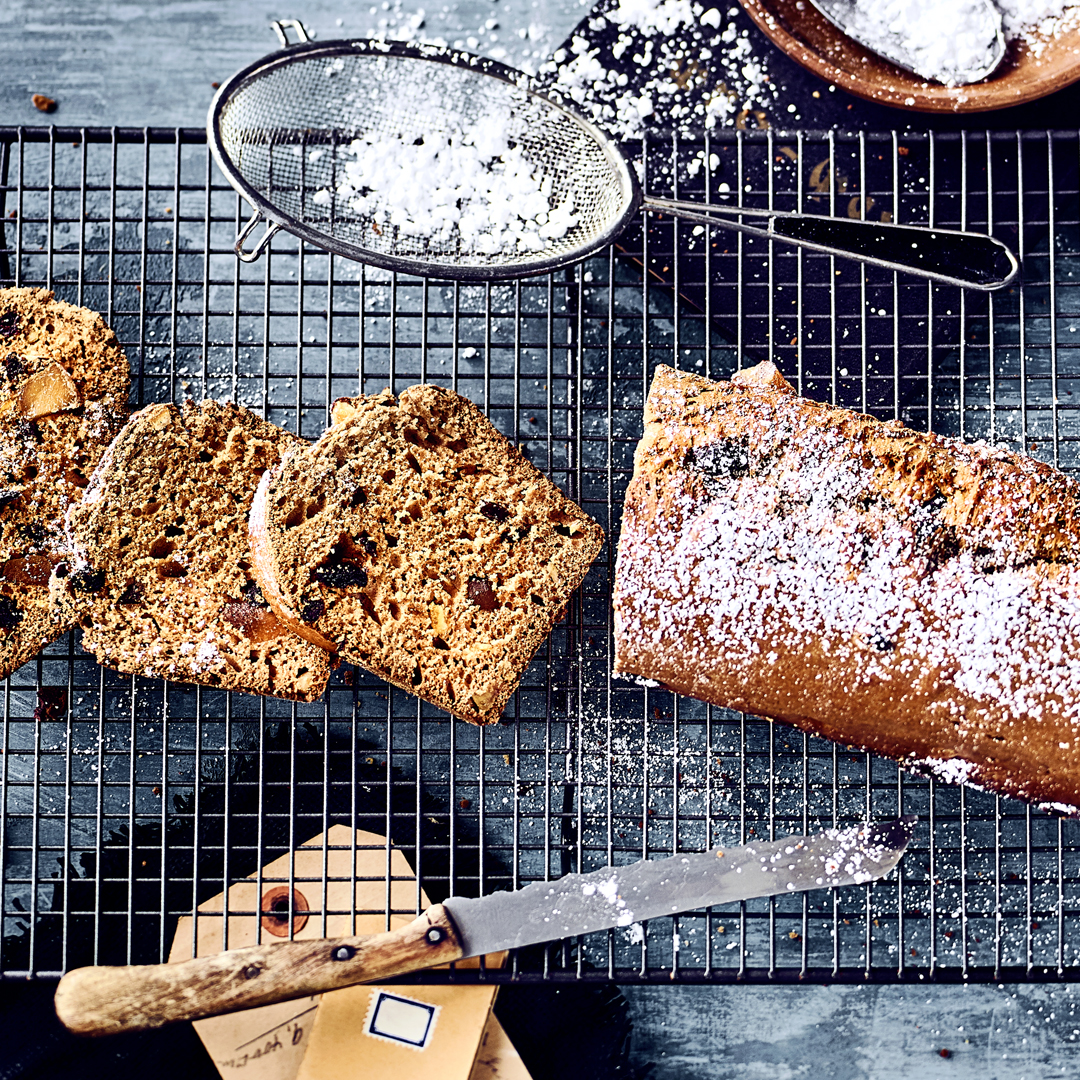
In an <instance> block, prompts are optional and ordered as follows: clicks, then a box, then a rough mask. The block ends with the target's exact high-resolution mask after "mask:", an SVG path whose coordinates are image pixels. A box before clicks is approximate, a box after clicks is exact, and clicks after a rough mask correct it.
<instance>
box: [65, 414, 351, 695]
mask: <svg viewBox="0 0 1080 1080" xmlns="http://www.w3.org/2000/svg"><path fill="white" fill-rule="evenodd" d="M297 444H300V440H299V439H297V438H296V436H294V435H290V434H289V433H288V432H286V431H282V430H281V429H280V428H277V427H275V426H274V425H273V424H270V423H267V422H266V421H265V420H262V419H260V418H259V417H258V416H256V415H255V414H254V413H252V412H249V411H248V410H247V409H244V408H241V407H240V406H238V405H231V404H220V403H218V402H216V401H204V402H203V403H202V404H201V405H193V404H185V405H184V406H183V407H182V408H178V407H176V406H175V405H150V406H148V407H147V408H145V409H143V410H141V411H140V412H138V413H135V414H134V415H133V416H132V418H131V420H130V421H129V422H128V424H127V425H126V426H125V427H124V429H123V430H122V431H121V432H120V434H119V435H118V436H117V437H116V439H115V441H114V442H113V443H112V445H111V446H110V447H109V449H108V451H107V452H106V454H105V456H104V457H103V459H102V461H101V463H100V465H99V466H98V469H97V471H96V472H95V473H94V475H93V478H92V480H91V483H90V486H89V488H88V489H87V491H86V494H85V496H84V497H83V500H82V501H81V502H80V503H79V504H78V505H77V506H75V507H74V508H73V509H72V511H71V513H70V514H69V515H68V532H69V535H70V538H71V544H72V548H73V550H74V557H73V559H72V560H71V562H70V563H62V564H61V565H60V566H58V567H57V568H56V570H55V571H54V572H53V577H52V582H51V586H52V590H53V597H54V600H55V602H56V604H57V607H58V608H59V609H60V610H61V611H63V612H64V613H65V614H67V615H69V616H75V617H77V618H78V621H79V622H80V623H81V625H82V626H83V642H82V643H83V647H84V648H85V649H87V650H88V651H90V652H92V653H94V655H95V656H96V657H97V659H98V660H99V661H100V662H101V663H102V664H106V665H107V666H109V667H114V668H118V669H119V670H120V671H126V672H131V673H133V674H136V675H150V676H157V677H158V678H162V679H169V680H173V681H177V682H193V683H200V684H202V685H204V686H213V687H220V688H222V689H226V690H240V691H243V692H246V693H249V694H250V693H257V694H273V695H275V696H277V697H284V698H293V699H296V700H299V701H312V700H314V699H316V698H318V697H319V696H320V695H321V694H322V692H323V689H324V687H325V685H326V680H327V677H328V674H329V669H328V664H327V654H326V653H325V652H324V651H323V650H322V649H319V648H317V647H315V646H313V645H311V644H310V643H309V642H307V641H304V640H302V639H300V638H298V637H297V636H296V635H295V634H293V633H292V632H291V631H290V630H289V629H288V627H286V626H285V625H284V624H283V623H282V622H281V621H280V620H279V619H278V618H276V617H275V615H274V613H273V612H272V611H271V610H270V608H269V606H268V605H267V604H266V602H265V601H264V600H263V598H262V595H261V594H260V592H259V589H258V586H257V585H256V584H255V582H254V579H253V577H252V572H251V552H250V549H249V547H248V538H247V517H248V509H249V507H250V504H251V496H252V494H253V493H254V491H255V488H256V485H257V484H258V482H259V478H260V477H261V476H262V474H263V473H264V472H265V471H266V469H268V468H269V467H270V466H272V465H276V464H277V462H278V461H279V460H280V458H281V454H282V452H283V451H284V450H286V449H288V448H289V447H292V446H295V445H297Z"/></svg>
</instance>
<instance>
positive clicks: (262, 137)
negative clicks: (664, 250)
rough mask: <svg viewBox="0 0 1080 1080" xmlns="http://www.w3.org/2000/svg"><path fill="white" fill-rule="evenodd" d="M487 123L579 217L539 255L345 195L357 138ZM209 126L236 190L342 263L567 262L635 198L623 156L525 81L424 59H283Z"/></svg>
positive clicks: (555, 201)
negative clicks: (434, 233)
mask: <svg viewBox="0 0 1080 1080" xmlns="http://www.w3.org/2000/svg"><path fill="white" fill-rule="evenodd" d="M494 125H505V130H506V132H507V137H508V141H509V142H510V144H511V145H513V144H518V145H520V146H521V147H522V150H523V153H524V156H525V158H526V160H527V161H528V162H529V163H530V164H532V165H533V166H534V167H535V170H536V173H537V174H538V175H539V176H540V177H542V178H549V179H550V180H551V194H550V197H549V205H550V206H551V207H552V208H554V207H556V206H558V205H560V204H561V203H563V202H564V201H566V200H567V199H568V198H570V199H572V201H573V206H574V213H575V215H576V216H577V218H578V221H577V224H576V225H574V226H572V227H571V228H570V229H569V231H567V233H566V234H565V235H564V236H563V237H560V238H556V239H550V240H548V241H547V243H546V244H545V246H544V247H543V248H542V249H541V250H540V251H500V252H497V253H495V254H490V255H489V254H483V253H481V252H478V251H470V250H468V247H467V245H463V243H462V238H461V234H460V233H459V232H458V231H457V230H456V229H455V230H454V231H453V232H452V233H451V235H450V237H449V238H447V239H438V238H429V237H426V236H416V235H410V234H409V233H407V232H406V231H404V230H403V229H401V228H400V227H397V226H387V225H386V224H385V223H384V224H382V225H380V223H379V222H377V221H375V220H373V218H372V216H371V215H370V214H369V213H362V212H357V211H356V210H355V209H354V208H353V206H352V205H351V196H348V195H341V194H339V193H338V190H337V189H338V186H339V184H341V182H342V181H343V179H344V178H345V166H346V164H347V162H349V161H350V160H354V157H353V155H354V151H352V150H351V149H350V145H351V144H352V142H353V140H354V139H360V138H364V137H367V138H370V139H374V140H376V141H381V140H401V141H403V142H405V143H406V144H408V143H412V142H414V141H417V140H422V139H425V138H429V137H431V136H443V137H446V136H453V135H458V134H460V133H461V132H463V131H467V130H469V129H470V128H473V127H483V126H494ZM217 131H218V134H219V137H220V141H221V147H222V150H223V153H224V155H225V156H226V158H227V163H223V164H225V165H226V172H227V173H228V172H229V171H230V169H231V171H232V172H233V175H231V176H230V180H232V181H233V183H234V186H237V187H238V189H239V190H240V191H241V194H244V195H248V194H249V192H254V193H256V194H257V195H259V196H262V198H263V199H265V200H266V202H267V203H268V204H269V205H270V206H272V207H273V208H274V209H275V211H276V215H275V217H278V218H280V219H282V223H283V224H284V225H285V227H286V228H290V227H291V226H293V225H295V224H300V225H303V226H306V227H307V228H308V229H310V230H312V231H313V232H314V233H316V234H318V235H317V236H316V237H314V239H315V240H316V242H320V240H319V238H320V237H321V238H323V239H322V242H323V243H324V245H325V246H326V247H328V248H330V249H331V250H337V251H338V252H339V253H342V254H345V255H348V256H349V257H352V258H358V259H364V258H366V257H368V256H369V255H370V254H372V253H374V254H377V255H381V256H384V257H390V258H399V257H404V258H410V259H413V260H418V261H424V262H429V263H432V264H434V265H437V266H439V267H440V268H450V267H454V266H470V267H478V268H483V269H490V268H492V267H493V266H497V265H506V266H515V267H518V268H528V267H530V266H531V265H533V264H536V263H546V262H548V261H550V260H552V259H558V260H560V261H572V260H573V259H575V258H578V257H580V256H581V255H584V254H586V253H587V251H589V250H591V249H592V248H593V247H595V246H596V244H597V243H598V242H599V241H600V240H601V239H602V238H603V237H605V236H606V235H607V233H608V232H609V231H610V230H611V228H612V226H613V224H615V223H616V222H618V221H619V220H620V218H621V216H622V215H623V214H624V212H625V211H626V210H627V208H628V207H629V206H630V204H631V201H632V187H631V184H630V183H629V182H628V177H627V173H626V169H625V166H624V165H623V163H622V161H621V160H620V159H618V158H617V156H616V155H615V154H613V153H611V152H610V151H609V150H608V149H607V148H606V147H605V145H604V143H603V142H602V141H600V137H599V136H598V135H597V133H595V132H594V131H593V130H592V129H591V128H590V127H589V126H587V125H586V124H585V123H583V122H582V121H580V120H579V119H578V118H576V117H574V116H572V115H571V114H569V113H567V112H565V111H564V110H563V109H561V108H560V107H559V106H558V105H556V104H555V103H553V102H552V101H549V100H548V99H547V98H545V97H543V96H541V95H539V94H537V93H535V92H533V91H531V90H529V89H528V88H525V87H522V86H519V85H515V84H514V83H512V82H508V81H505V80H504V79H502V78H499V77H492V75H490V74H487V73H486V72H485V71H482V70H477V69H475V68H473V67H469V66H465V65H463V64H457V63H452V62H447V63H439V62H432V60H431V59H428V58H425V57H424V56H416V55H394V54H390V55H387V54H382V55H372V54H370V53H367V52H355V51H347V52H346V51H341V50H340V49H335V50H327V49H320V50H319V51H317V52H307V53H302V54H297V55H286V56H284V57H282V58H281V59H280V60H278V61H277V62H274V63H271V64H269V65H267V66H266V67H264V68H262V69H260V70H258V71H256V72H254V73H252V74H250V75H248V76H247V77H245V78H243V79H241V80H240V81H239V82H238V84H237V85H236V86H235V87H234V88H233V89H232V91H231V93H228V94H227V96H225V97H224V98H223V103H222V105H221V108H220V111H219V113H218V119H217ZM237 181H239V183H237ZM245 189H247V190H245ZM320 192H325V193H328V194H329V196H330V198H329V201H328V202H326V201H325V200H326V195H325V194H324V195H320V200H319V201H316V198H315V196H316V194H317V193H320Z"/></svg>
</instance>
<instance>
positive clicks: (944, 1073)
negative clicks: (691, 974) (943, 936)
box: [0, 0, 1080, 1080]
mask: <svg viewBox="0 0 1080 1080" xmlns="http://www.w3.org/2000/svg"><path fill="white" fill-rule="evenodd" d="M419 7H420V3H419V2H418V0H411V2H410V3H408V4H407V5H406V6H405V7H402V6H401V5H400V4H394V5H389V6H387V7H386V8H384V7H383V5H382V3H381V0H378V2H377V3H375V4H371V3H370V2H368V3H361V4H346V3H344V2H343V0H338V2H333V0H330V2H327V0H319V2H305V3H295V4H293V5H283V6H282V8H281V9H275V8H273V7H270V6H268V5H266V4H264V3H261V2H259V0H230V2H228V3H225V2H212V0H175V2H160V3H153V2H148V3H142V4H139V3H130V2H122V0H113V2H107V0H93V2H91V0H2V2H0V124H4V125H6V124H40V123H42V122H46V121H49V122H53V123H57V124H63V125H73V126H82V125H85V126H105V125H113V124H118V125H124V126H138V127H142V126H144V125H166V126H174V125H183V126H195V127H198V126H202V124H203V123H204V122H205V115H206V108H207V105H208V104H209V101H210V98H211V96H212V93H213V89H212V87H211V83H213V82H216V81H221V80H223V79H224V78H226V77H227V76H228V75H229V74H231V73H232V72H233V71H234V70H236V69H237V68H239V67H241V66H243V65H244V64H247V63H250V62H251V61H252V60H254V59H256V58H258V57H259V56H261V55H263V54H264V53H266V52H268V51H270V50H271V49H273V48H274V47H276V46H275V38H274V37H273V35H272V34H271V33H270V32H269V29H268V25H269V22H270V20H271V19H272V18H288V17H299V18H301V19H303V20H304V21H305V23H306V24H307V25H308V27H309V28H310V29H311V30H313V31H315V32H316V33H317V35H318V36H319V37H321V38H324V39H326V38H332V37H337V36H347V35H350V34H365V33H368V32H370V31H372V30H375V29H378V26H379V20H380V19H386V20H388V22H389V25H391V26H401V25H405V24H406V22H407V19H408V17H409V15H411V14H414V13H415V12H416V11H418V10H419ZM583 10H584V9H583V6H582V4H581V3H580V2H579V0H550V2H541V0H452V2H451V3H449V4H448V5H446V7H445V8H440V9H439V10H438V11H428V12H427V13H426V18H425V25H424V28H423V31H422V32H423V34H424V35H425V36H426V37H428V38H434V37H442V38H444V39H446V40H447V41H450V42H453V41H462V42H463V43H465V42H468V39H469V38H474V39H475V42H476V44H473V43H472V42H468V47H470V48H472V49H473V50H475V51H480V52H484V51H488V52H490V51H491V50H492V49H505V50H506V52H505V55H503V56H502V58H503V59H504V60H505V61H506V62H508V63H511V64H516V65H518V66H532V65H534V64H535V63H537V62H539V61H540V60H542V59H543V57H544V56H545V55H547V53H549V52H550V51H551V50H552V49H553V48H554V47H555V46H557V45H558V43H559V42H561V41H562V39H563V38H564V37H565V36H566V34H567V33H568V31H569V30H570V29H571V28H572V27H573V26H574V25H575V24H576V23H577V22H578V20H579V19H580V18H581V15H582V13H583ZM492 19H494V20H496V21H497V22H498V24H499V25H498V26H497V27H494V28H487V29H485V24H486V23H487V22H488V21H489V20H492ZM339 20H340V22H339ZM519 30H525V31H526V36H525V37H524V38H522V37H521V36H520V35H519ZM493 35H494V38H493ZM34 93H42V94H46V95H48V96H50V97H52V98H55V99H56V100H57V102H58V108H57V110H56V111H55V112H54V113H52V114H51V115H50V116H49V117H48V118H46V117H45V116H44V115H43V114H42V113H40V112H38V111H37V110H36V109H35V108H34V107H33V105H32V103H31V95H32V94H34ZM625 993H626V996H627V998H628V999H629V1001H630V1005H631V1009H632V1013H633V1017H634V1044H633V1060H634V1063H635V1064H636V1065H637V1066H639V1067H644V1066H646V1065H647V1064H648V1063H652V1070H651V1071H650V1072H649V1073H648V1075H649V1077H650V1080H697V1078H706V1077H710V1078H721V1080H726V1078H731V1080H735V1078H739V1080H751V1078H755V1080H756V1078H770V1080H786V1078H796V1077H812V1078H815V1080H825V1078H836V1080H849V1078H851V1080H854V1078H862V1077H866V1078H873V1080H885V1078H890V1080H891V1078H896V1077H909V1078H913V1080H933V1078H938V1077H950V1078H955V1080H1053V1078H1065V1077H1074V1076H1077V1075H1080V1014H1078V1009H1077V1006H1078V1003H1080V991H1077V990H1076V988H1074V987H1072V986H1057V987H1054V986H1025V985H1019V986H1018V985H1004V986H970V987H963V986H927V987H911V986H897V987H879V986H868V987H858V986H855V987H852V986H837V987H810V986H805V987H804V986H782V987H775V988H769V987H699V986H684V987H633V988H627V989H626V991H625ZM942 1050H947V1051H949V1052H950V1056H949V1057H943V1056H942V1055H941V1053H940V1051H942Z"/></svg>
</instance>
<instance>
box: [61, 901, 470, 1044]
mask: <svg viewBox="0 0 1080 1080" xmlns="http://www.w3.org/2000/svg"><path fill="white" fill-rule="evenodd" d="M462 956H463V951H462V948H461V945H460V943H459V941H458V936H457V931H456V930H455V929H454V924H453V923H452V922H451V921H450V916H449V915H448V914H447V912H446V909H445V908H444V907H443V906H442V905H441V904H436V905H435V906H434V907H431V908H428V910H427V911H425V912H424V914H423V915H421V916H420V917H419V918H418V919H414V920H413V921H412V922H411V923H409V924H408V926H403V927H401V928H400V929H398V930H392V931H390V932H389V933H386V934H370V935H367V936H364V937H344V938H337V939H335V940H332V941H331V940H326V939H319V940H313V941H281V942H277V943H275V944H270V945H252V946H250V947H248V948H245V949H230V950H229V951H228V952H223V953H218V954H217V955H215V956H200V957H197V958H195V959H194V960H185V961H184V962H183V963H181V964H145V965H131V966H128V967H85V968H76V970H74V971H69V972H68V973H67V974H66V975H65V976H64V977H63V978H62V979H61V980H60V985H59V986H58V987H57V988H56V1002H55V1004H56V1015H57V1016H58V1017H59V1018H60V1020H61V1022H62V1023H63V1024H64V1025H65V1026H66V1027H67V1028H68V1029H69V1030H71V1031H73V1032H75V1033H76V1034H77V1035H114V1034H117V1033H119V1032H122V1031H147V1030H149V1029H151V1028H158V1027H162V1026H163V1025H165V1024H171V1023H175V1022H176V1021H179V1020H199V1019H201V1018H202V1017H206V1016H218V1015H220V1014H221V1013H227V1012H234V1011H235V1010H237V1009H253V1008H255V1007H256V1006H259V1005H271V1004H274V1003H275V1002H278V1001H291V1000H293V999H294V998H301V997H309V996H311V995H312V994H322V993H326V992H327V991H330V990H339V989H341V988H342V987H345V986H355V985H356V984H357V983H364V982H373V981H375V980H377V979H386V978H389V977H391V976H393V975H404V974H406V973H408V972H410V971H419V970H420V969H422V968H428V967H434V966H436V965H437V964H447V963H451V962H452V961H454V960H460V959H461V958H462Z"/></svg>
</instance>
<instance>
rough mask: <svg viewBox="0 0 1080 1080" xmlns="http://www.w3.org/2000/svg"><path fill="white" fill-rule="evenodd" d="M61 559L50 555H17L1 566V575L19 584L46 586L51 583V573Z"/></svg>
mask: <svg viewBox="0 0 1080 1080" xmlns="http://www.w3.org/2000/svg"><path fill="white" fill-rule="evenodd" d="M58 562H59V559H53V558H52V557H50V556H49V555H17V556H16V557H15V558H14V559H8V560H7V562H5V563H4V564H3V566H0V577H3V578H5V579H6V580H7V581H14V582H15V583H16V584H18V585H37V586H38V587H39V588H44V587H45V586H46V585H48V584H49V575H50V574H51V573H52V571H53V567H54V566H55V565H56V564H57V563H58Z"/></svg>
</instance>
